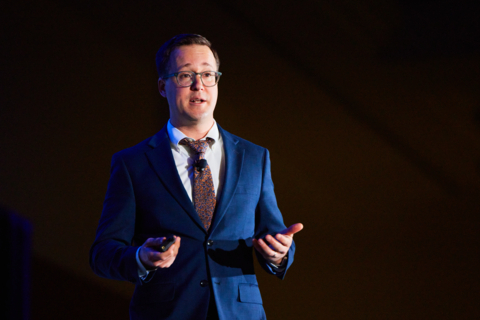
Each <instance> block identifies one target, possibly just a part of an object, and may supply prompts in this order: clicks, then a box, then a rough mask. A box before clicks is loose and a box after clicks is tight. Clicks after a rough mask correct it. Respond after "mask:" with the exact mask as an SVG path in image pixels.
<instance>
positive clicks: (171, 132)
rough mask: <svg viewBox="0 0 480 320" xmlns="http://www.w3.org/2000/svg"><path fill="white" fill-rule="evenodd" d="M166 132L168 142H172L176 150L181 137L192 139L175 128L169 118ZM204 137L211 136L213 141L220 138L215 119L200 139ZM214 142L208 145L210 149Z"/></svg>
mask: <svg viewBox="0 0 480 320" xmlns="http://www.w3.org/2000/svg"><path fill="white" fill-rule="evenodd" d="M167 132H168V137H169V138H170V142H171V143H172V145H173V146H174V147H175V149H176V150H177V151H178V150H179V147H178V143H179V142H180V140H182V139H183V138H189V139H193V138H190V137H189V136H187V135H185V134H184V133H183V132H182V131H180V130H178V129H177V128H175V127H174V126H173V125H172V123H171V122H170V120H168V123H167ZM206 138H212V139H213V140H215V142H217V141H218V140H219V139H220V132H219V131H218V126H217V122H216V121H215V120H213V126H212V128H211V129H210V131H208V132H207V135H206V136H205V137H204V138H202V139H200V140H205V139H206ZM215 142H213V144H212V145H211V146H210V147H211V148H212V149H213V146H214V145H215Z"/></svg>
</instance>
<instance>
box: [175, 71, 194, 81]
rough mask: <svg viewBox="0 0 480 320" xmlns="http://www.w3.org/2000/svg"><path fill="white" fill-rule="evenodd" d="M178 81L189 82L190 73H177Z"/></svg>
mask: <svg viewBox="0 0 480 320" xmlns="http://www.w3.org/2000/svg"><path fill="white" fill-rule="evenodd" d="M178 79H179V80H189V79H192V74H191V73H190V72H180V73H178Z"/></svg>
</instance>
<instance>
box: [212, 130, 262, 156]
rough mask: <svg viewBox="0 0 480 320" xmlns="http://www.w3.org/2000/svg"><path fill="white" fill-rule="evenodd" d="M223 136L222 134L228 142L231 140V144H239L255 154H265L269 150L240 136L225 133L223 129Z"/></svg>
mask: <svg viewBox="0 0 480 320" xmlns="http://www.w3.org/2000/svg"><path fill="white" fill-rule="evenodd" d="M220 132H221V134H222V137H223V138H224V139H226V140H230V141H231V142H233V143H235V144H237V145H238V146H240V147H243V148H245V149H247V150H251V151H255V152H265V151H266V150H267V149H266V148H264V147H262V146H259V145H257V144H255V143H253V142H251V141H249V140H246V139H243V138H241V137H239V136H236V135H234V134H232V133H230V132H228V131H225V130H223V129H221V131H220Z"/></svg>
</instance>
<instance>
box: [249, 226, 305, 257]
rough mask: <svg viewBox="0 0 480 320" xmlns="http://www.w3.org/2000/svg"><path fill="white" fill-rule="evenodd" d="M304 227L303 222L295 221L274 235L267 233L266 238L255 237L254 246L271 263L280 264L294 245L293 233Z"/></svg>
mask: <svg viewBox="0 0 480 320" xmlns="http://www.w3.org/2000/svg"><path fill="white" fill-rule="evenodd" d="M302 229H303V224H301V223H295V224H292V225H291V226H290V227H288V228H287V229H285V230H283V231H280V232H279V233H277V234H276V235H275V237H272V236H271V235H269V234H268V235H267V236H266V237H265V240H266V241H265V240H263V239H259V240H257V239H253V247H254V248H255V250H257V251H258V252H259V253H260V254H261V255H262V257H264V258H265V260H267V261H268V262H270V263H273V264H275V265H280V264H281V263H282V260H283V257H285V256H286V255H287V253H288V250H289V249H290V246H291V245H292V241H293V235H294V234H295V233H297V232H299V231H301V230H302Z"/></svg>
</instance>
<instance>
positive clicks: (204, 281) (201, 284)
mask: <svg viewBox="0 0 480 320" xmlns="http://www.w3.org/2000/svg"><path fill="white" fill-rule="evenodd" d="M200 286H202V287H206V286H208V281H207V280H202V281H200Z"/></svg>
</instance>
